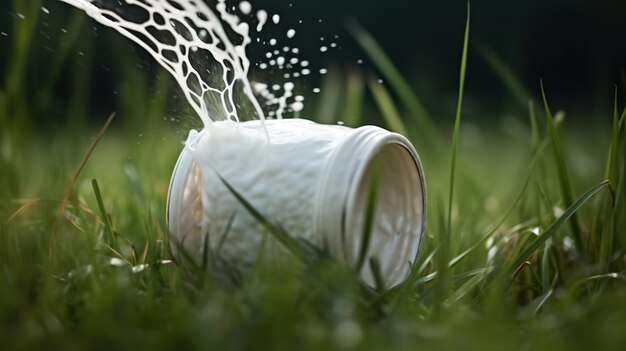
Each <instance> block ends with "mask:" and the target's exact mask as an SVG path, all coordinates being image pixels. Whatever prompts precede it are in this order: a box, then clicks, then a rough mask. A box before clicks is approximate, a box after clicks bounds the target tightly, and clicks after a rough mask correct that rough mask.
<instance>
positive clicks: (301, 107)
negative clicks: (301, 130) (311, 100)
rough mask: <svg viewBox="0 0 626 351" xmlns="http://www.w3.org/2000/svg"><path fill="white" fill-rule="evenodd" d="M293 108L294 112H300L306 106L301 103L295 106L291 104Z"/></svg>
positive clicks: (296, 103) (298, 102) (295, 103)
mask: <svg viewBox="0 0 626 351" xmlns="http://www.w3.org/2000/svg"><path fill="white" fill-rule="evenodd" d="M291 108H292V109H293V111H294V112H300V111H302V109H303V108H304V104H303V103H301V102H300V101H296V102H294V103H293V104H291Z"/></svg>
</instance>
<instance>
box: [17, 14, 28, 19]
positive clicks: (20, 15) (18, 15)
mask: <svg viewBox="0 0 626 351" xmlns="http://www.w3.org/2000/svg"><path fill="white" fill-rule="evenodd" d="M16 15H17V17H19V18H20V19H26V16H24V15H22V14H21V13H19V12H18V13H17V14H16Z"/></svg>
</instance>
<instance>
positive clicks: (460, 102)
mask: <svg viewBox="0 0 626 351" xmlns="http://www.w3.org/2000/svg"><path fill="white" fill-rule="evenodd" d="M469 30H470V5H469V3H468V4H467V19H466V22H465V35H464V38H463V53H462V56H461V69H460V73H459V97H458V102H457V106H456V117H455V120H454V131H453V134H452V160H451V165H450V183H449V193H448V212H447V222H446V227H445V230H444V231H445V233H446V234H445V235H446V236H448V240H449V238H450V237H451V235H452V206H453V201H454V183H455V179H456V163H457V153H458V148H459V129H460V127H461V110H462V106H463V92H464V89H465V73H466V69H467V47H468V45H469ZM443 255H444V256H446V255H448V252H444V253H443ZM445 266H447V264H446V265H445ZM441 268H442V269H445V267H441Z"/></svg>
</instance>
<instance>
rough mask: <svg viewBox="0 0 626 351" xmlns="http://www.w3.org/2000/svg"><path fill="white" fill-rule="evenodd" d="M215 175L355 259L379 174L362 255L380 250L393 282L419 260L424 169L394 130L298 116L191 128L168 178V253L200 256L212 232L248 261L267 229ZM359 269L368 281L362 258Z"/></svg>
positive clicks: (267, 211) (270, 214)
mask: <svg viewBox="0 0 626 351" xmlns="http://www.w3.org/2000/svg"><path fill="white" fill-rule="evenodd" d="M220 176H221V177H222V178H223V179H225V180H226V181H227V182H228V183H229V184H230V185H231V186H232V187H233V188H234V189H236V190H237V191H238V192H239V193H240V194H241V195H242V196H243V197H244V198H245V199H246V200H247V201H248V202H249V203H250V204H251V205H252V206H254V207H255V208H256V209H257V210H258V211H259V212H261V213H262V214H263V215H264V216H265V217H267V218H268V219H270V220H271V221H272V222H273V223H277V224H280V225H281V226H282V227H283V228H285V229H286V230H287V231H288V232H289V233H290V235H292V236H294V237H296V238H301V239H305V240H307V241H309V242H311V243H313V244H314V245H317V246H319V247H322V248H326V249H328V250H329V252H330V253H331V254H333V255H334V256H335V257H337V258H339V259H342V260H346V261H347V262H349V263H350V264H352V265H356V263H357V261H358V260H359V259H360V258H361V257H360V251H361V246H362V240H361V238H362V236H363V233H364V223H365V217H366V216H365V213H366V205H367V203H368V200H369V198H370V196H371V195H372V194H373V192H372V190H371V189H373V188H372V180H373V179H376V182H375V188H374V189H375V191H376V206H375V211H374V215H375V216H374V222H373V226H372V231H371V233H372V235H371V239H370V241H369V245H368V250H367V251H366V252H367V255H366V256H365V258H366V261H365V262H368V260H369V258H370V257H375V258H376V259H378V260H379V263H380V266H381V272H382V273H383V277H384V279H385V284H386V286H388V287H390V286H393V285H396V284H398V283H399V282H401V281H402V280H403V279H404V278H405V277H406V274H407V273H408V270H409V263H412V262H414V260H415V257H416V255H417V252H418V249H419V243H420V239H421V235H422V232H423V226H424V210H425V194H424V177H423V172H422V168H421V164H420V161H419V158H418V156H417V153H416V152H415V150H414V148H413V146H412V145H411V144H410V143H409V142H408V141H407V140H406V138H404V137H402V136H400V135H398V134H395V133H390V132H388V131H386V130H384V129H381V128H378V127H372V126H366V127H361V128H357V129H351V128H347V127H343V126H337V125H321V124H316V123H314V122H311V121H307V120H302V119H288V120H266V121H263V122H261V121H249V122H243V123H239V124H234V123H230V122H223V123H216V124H214V125H213V126H211V127H210V128H207V129H204V130H203V131H201V132H199V133H197V132H193V131H192V132H191V133H190V136H189V138H188V139H187V142H186V144H185V148H184V149H183V152H182V153H181V156H180V157H179V160H178V162H177V165H176V167H175V169H174V174H173V176H172V180H171V184H170V194H169V197H168V225H169V229H170V243H171V246H172V249H173V252H174V253H175V255H180V250H186V251H187V253H188V254H189V255H188V256H191V257H192V258H194V259H196V260H200V258H201V257H202V250H203V247H204V246H205V245H204V240H205V238H208V240H209V247H211V248H212V249H215V248H217V246H218V245H219V246H221V248H220V255H221V256H222V257H223V258H224V259H225V260H226V261H228V262H229V263H230V264H232V265H235V266H241V267H246V266H249V265H250V264H251V263H252V262H254V259H255V257H256V253H257V252H258V248H259V245H260V243H261V240H262V238H263V234H262V233H263V228H262V226H261V225H260V224H259V223H258V222H257V221H256V220H255V219H254V218H253V217H252V216H251V215H250V214H249V213H247V211H246V209H245V208H244V207H243V206H242V205H241V204H240V203H239V201H238V200H237V199H236V198H235V197H234V196H233V194H232V193H231V192H230V191H229V190H228V189H227V188H226V186H225V185H224V184H223V181H222V180H221V179H220ZM231 220H232V221H231ZM229 222H232V223H231V225H230V229H228V228H229ZM227 229H228V233H226V231H227ZM224 235H226V236H224ZM267 249H269V250H270V252H271V253H273V254H277V256H279V255H278V253H279V252H281V250H282V248H281V247H280V245H279V244H278V243H276V242H273V241H272V240H270V243H269V246H268V248H267ZM361 275H362V277H363V279H364V280H365V281H366V282H367V283H369V284H373V283H374V281H373V277H372V274H371V272H370V270H369V268H368V265H367V264H366V265H363V269H362V271H361Z"/></svg>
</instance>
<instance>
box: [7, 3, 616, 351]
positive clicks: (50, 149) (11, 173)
mask: <svg viewBox="0 0 626 351" xmlns="http://www.w3.org/2000/svg"><path fill="white" fill-rule="evenodd" d="M17 3H19V2H16V4H17ZM16 6H17V5H16ZM20 6H22V5H20ZM26 10H28V9H25V10H24V11H26ZM468 16H469V13H468ZM31 25H32V24H31ZM21 26H25V27H28V25H26V24H21ZM77 26H78V24H77ZM351 26H352V27H351V28H352V30H353V32H354V34H355V38H356V40H357V41H359V42H360V43H361V45H363V47H364V50H365V51H366V53H368V54H369V55H371V56H372V57H371V58H372V61H373V62H374V64H375V66H376V67H377V69H379V70H380V72H378V73H380V74H381V75H382V76H383V77H385V78H386V81H387V82H388V86H387V85H384V84H383V85H381V84H379V83H378V82H377V80H376V79H375V78H374V77H375V75H373V73H372V72H360V71H351V72H349V73H348V74H347V77H343V76H338V75H332V74H329V75H328V78H327V79H329V81H333V82H335V81H339V82H342V81H343V80H344V79H345V80H346V82H347V83H345V84H346V86H349V87H350V88H349V90H350V93H349V94H348V95H349V98H348V99H345V101H339V100H337V101H335V102H334V103H333V104H332V105H333V107H332V108H333V109H334V110H336V111H344V112H345V113H346V114H347V115H349V116H348V117H349V118H348V121H349V122H350V123H361V122H360V120H359V111H363V112H364V113H368V114H379V115H380V116H381V118H380V119H378V120H377V122H378V123H379V124H381V125H384V126H387V127H388V128H391V129H393V130H396V131H400V132H405V133H406V134H407V135H408V136H410V137H411V138H412V140H413V141H414V142H415V143H416V145H420V147H419V148H418V151H419V152H420V156H421V157H422V161H423V163H424V166H425V170H426V173H427V185H428V194H429V201H428V203H429V208H428V219H427V220H428V221H427V228H426V233H425V237H424V240H423V242H422V247H421V251H420V255H419V258H418V260H417V262H416V263H415V265H414V266H413V267H412V270H411V274H410V276H409V277H408V278H407V280H406V281H405V282H404V283H403V284H401V285H399V286H397V287H395V288H393V289H391V290H387V291H385V290H383V289H381V288H380V286H379V287H378V288H377V289H371V288H368V287H366V286H364V285H363V284H362V283H361V282H360V281H359V279H358V275H357V274H356V273H355V272H354V269H353V268H350V267H347V266H345V265H343V264H342V263H340V262H336V261H335V260H333V259H332V257H330V256H329V255H327V254H326V253H325V252H324V251H323V250H320V249H318V248H314V247H312V246H311V245H310V244H308V243H306V242H302V241H298V240H295V239H293V237H292V236H291V235H290V233H287V232H286V231H285V230H284V229H283V228H282V227H281V226H280V223H274V222H273V221H272V220H271V219H269V218H265V217H264V216H263V213H262V209H255V208H254V207H252V206H251V205H250V204H249V203H247V202H246V199H245V198H243V197H241V196H240V195H239V193H238V192H237V190H236V189H234V188H230V189H231V191H232V192H233V194H234V195H235V196H237V197H238V198H239V200H240V201H241V203H242V204H243V205H244V207H245V208H246V209H247V210H248V211H249V212H250V213H251V214H252V215H253V216H254V217H256V218H257V219H258V220H259V221H260V222H261V223H262V224H263V225H264V227H265V230H264V231H263V232H260V233H254V234H255V235H263V236H264V238H265V239H264V242H266V241H267V240H269V239H270V238H274V239H277V240H278V241H279V242H281V243H282V244H283V245H285V247H287V248H288V249H289V250H290V251H291V252H293V255H292V257H291V259H288V261H287V264H285V263H284V262H283V263H282V264H277V263H276V262H275V261H274V260H272V259H271V257H268V255H267V252H265V251H264V246H265V245H261V249H260V250H261V251H260V252H259V254H258V256H257V260H256V264H255V266H254V268H253V269H252V270H251V271H250V272H248V273H242V272H238V271H237V270H236V269H235V268H233V267H228V266H224V265H222V264H220V262H219V250H217V251H218V252H209V251H208V250H207V254H206V255H205V257H204V260H203V262H202V264H200V265H193V264H186V265H179V264H178V263H176V262H172V261H171V260H172V258H171V256H170V253H169V247H168V244H167V243H168V240H167V229H166V225H165V202H166V195H167V186H168V181H169V177H170V175H171V171H172V168H173V165H174V162H175V160H176V157H177V155H178V153H179V152H180V149H181V143H180V141H181V140H182V138H183V135H181V134H176V133H175V132H174V130H175V129H176V128H180V126H178V125H175V126H172V124H168V123H164V122H162V118H161V116H162V115H163V114H165V112H164V111H166V110H167V109H168V108H172V106H170V104H168V102H167V96H168V94H171V90H169V87H170V85H169V84H168V80H167V78H166V77H167V76H166V75H165V74H164V73H162V72H157V75H158V76H159V77H160V79H158V80H157V81H156V83H155V87H154V88H153V87H151V86H150V85H149V84H147V83H146V82H147V81H149V79H148V77H147V76H146V75H147V74H146V73H145V72H144V71H137V70H133V69H132V68H133V67H134V60H133V58H132V56H128V53H126V52H125V51H124V50H125V49H124V48H125V46H123V45H121V46H120V45H117V44H114V45H112V47H114V48H115V55H114V57H112V60H115V62H113V63H112V64H113V65H114V67H116V70H119V71H121V72H126V73H124V74H121V73H118V74H119V77H117V78H116V79H117V81H118V82H119V84H120V92H121V93H120V94H119V95H120V96H119V97H118V98H119V101H117V105H116V106H113V107H115V108H116V109H117V110H118V114H117V117H116V118H115V119H113V121H112V122H111V126H110V128H108V129H107V128H102V127H101V126H97V125H96V126H91V127H89V125H90V123H89V119H88V118H87V117H86V116H85V115H84V114H85V113H86V112H85V110H88V106H87V107H85V106H83V107H80V106H74V103H76V104H79V103H82V104H85V101H78V100H80V99H84V94H85V92H84V91H81V89H80V88H79V87H83V88H85V87H88V86H89V84H90V82H89V81H82V82H77V83H76V84H75V85H74V86H75V89H77V91H72V92H71V97H70V99H74V100H71V101H75V100H76V102H72V103H70V105H71V106H69V107H68V111H69V112H68V114H69V115H68V116H67V117H66V120H65V122H66V123H67V125H68V128H67V129H65V130H51V131H47V130H41V129H37V128H35V129H33V128H32V126H33V125H37V124H38V123H41V120H38V116H39V114H41V113H45V112H46V108H47V107H46V106H47V104H41V103H40V102H39V103H37V102H34V103H33V102H30V101H28V100H27V99H26V97H28V94H29V92H31V90H29V89H32V88H29V85H28V84H25V83H24V82H28V79H27V78H25V75H26V70H25V69H24V66H23V64H24V63H23V62H22V61H21V60H22V59H23V58H24V57H25V55H26V53H28V52H31V51H32V50H35V49H36V45H34V44H33V45H32V46H33V47H29V45H28V44H29V43H30V40H31V38H30V35H31V34H30V33H32V30H33V29H32V28H30V27H28V28H18V29H16V30H20V31H21V30H25V31H26V32H24V34H21V35H18V36H16V37H15V38H14V40H17V41H20V42H19V43H14V44H13V47H14V48H15V50H12V51H11V53H12V56H11V57H10V58H9V60H8V61H7V65H8V66H9V67H8V70H9V71H10V72H11V75H10V77H7V78H6V79H5V80H4V81H3V84H4V85H3V86H2V93H3V96H5V97H7V98H6V99H5V100H0V104H2V106H0V111H2V112H0V113H2V116H0V127H1V130H0V137H1V138H2V139H1V140H0V184H2V186H1V187H0V297H2V299H1V300H0V323H1V326H0V340H2V343H3V349H34V348H62V349H87V348H89V349H91V348H102V349H104V348H106V349H116V348H127V349H137V348H141V349H172V348H184V349H259V348H264V349H289V350H292V349H351V348H357V349H411V350H413V349H418V348H423V349H485V348H487V349H504V348H510V347H513V348H516V349H521V348H524V349H537V350H544V349H545V350H554V349H622V348H623V345H626V334H624V333H623V328H624V325H626V270H625V269H626V231H625V229H626V202H625V201H624V200H626V176H625V172H626V170H625V167H626V149H625V147H624V146H625V144H626V143H625V139H626V128H625V127H624V119H625V115H626V110H625V109H624V108H623V107H622V104H623V102H620V101H619V100H618V98H617V95H616V98H615V105H614V106H611V107H612V110H613V111H612V113H611V114H609V115H607V116H606V118H605V120H606V125H607V126H609V128H610V130H607V131H605V132H604V133H601V134H600V135H599V136H597V137H595V138H594V139H593V140H591V138H589V137H581V136H580V135H581V134H580V132H579V131H578V130H577V129H576V128H575V127H574V126H571V125H570V124H568V120H563V119H562V118H559V117H558V116H559V114H555V115H554V116H553V115H552V113H551V109H550V103H549V96H550V89H546V90H545V91H544V89H543V87H540V86H539V84H537V86H536V87H529V88H526V87H523V86H521V85H519V80H517V79H516V78H515V77H514V76H513V71H512V70H511V69H510V68H508V67H506V65H505V63H504V62H503V61H502V60H500V59H499V58H498V56H496V54H495V53H494V52H491V51H488V52H487V53H486V54H484V56H485V60H486V62H487V63H488V64H491V65H492V66H493V69H494V71H496V72H498V73H497V74H499V76H500V77H501V78H502V80H503V86H504V87H508V88H509V89H511V91H512V94H513V95H514V97H515V98H516V99H517V100H520V99H522V98H524V97H526V96H527V94H530V93H528V92H529V91H534V92H535V93H536V94H537V96H535V98H536V101H541V100H539V99H537V98H542V103H543V107H544V108H543V111H535V108H534V106H535V103H533V102H531V103H529V108H528V111H527V112H528V116H529V117H528V122H526V121H519V125H520V127H519V128H520V129H519V131H518V132H519V134H518V135H521V136H522V138H515V137H511V134H509V133H508V132H507V131H506V130H504V129H502V128H500V127H499V125H497V124H495V123H494V124H487V123H486V122H485V124H482V125H477V126H475V127H474V128H475V129H476V130H475V131H474V132H473V133H474V134H472V133H469V132H467V131H466V129H465V126H466V124H464V123H462V122H461V114H462V98H463V87H464V86H466V88H467V89H471V87H472V82H471V80H468V81H467V82H464V77H465V71H466V69H467V70H468V71H471V69H472V62H467V60H466V54H467V51H468V47H471V45H472V37H471V33H470V32H469V17H468V22H467V27H466V28H465V33H466V36H465V42H464V45H462V46H461V44H463V43H459V44H460V45H459V54H460V55H459V56H460V57H462V60H461V65H460V82H459V83H460V85H459V86H460V93H459V97H458V98H459V100H458V104H457V110H456V115H455V116H449V118H450V119H449V122H450V123H454V128H453V129H452V130H451V131H450V130H447V129H445V128H442V127H440V126H438V125H437V124H435V123H433V122H432V121H431V120H430V119H429V117H428V114H427V113H425V111H423V108H422V107H421V106H422V105H421V102H420V101H419V100H418V99H417V98H416V97H415V93H414V92H412V91H411V88H410V86H409V85H408V84H407V83H406V81H405V80H404V78H403V76H402V74H401V73H400V71H399V70H398V69H397V68H396V67H395V66H393V64H392V63H391V61H390V60H389V59H388V58H387V56H386V55H385V54H384V52H383V51H382V49H381V47H380V45H378V44H376V42H375V41H374V39H373V37H372V36H371V35H369V34H367V33H366V32H365V31H364V30H363V29H361V28H359V27H358V25H355V24H353V25H351ZM462 31H463V27H462V26H461V25H459V32H462ZM79 37H80V36H79ZM83 39H84V38H83ZM71 40H72V42H73V43H72V44H67V45H75V44H74V42H80V40H81V38H72V39H71ZM22 41H23V42H22ZM71 50H72V49H70V48H65V47H64V48H63V50H62V52H61V53H59V54H58V55H60V56H59V58H58V59H53V60H52V62H53V65H59V66H54V67H51V70H52V72H54V73H53V75H54V76H59V75H60V73H58V72H62V71H63V67H60V65H64V64H68V62H69V64H71V62H73V61H71V59H72V58H71V55H69V54H68V51H71ZM67 60H69V61H67ZM490 62H491V63H490ZM20 75H21V76H20ZM131 75H132V79H128V77H129V76H131ZM54 79H56V78H54ZM72 80H74V79H72ZM46 82H47V81H46ZM18 83H19V84H18ZM464 83H467V84H464ZM56 85H57V84H56V83H46V84H45V90H46V91H44V92H40V93H41V94H44V95H45V94H46V93H50V91H52V90H53V89H55V87H56ZM329 86H332V84H329ZM547 86H548V85H547ZM388 88H389V89H388ZM540 88H541V89H540ZM366 90H367V91H369V92H371V96H370V97H371V99H372V100H371V101H369V103H370V104H369V105H368V104H367V103H366V101H365V100H367V98H368V97H366V96H365V94H364V92H365V91H366ZM323 94H324V92H322V94H321V95H323ZM331 98H332V96H330V95H329V97H327V98H325V99H331ZM43 101H46V100H45V99H44V100H43ZM141 101H150V103H146V104H145V105H144V104H142V103H138V102H141ZM517 102H519V104H521V101H517ZM320 103H323V100H322V102H320ZM113 107H112V109H113ZM328 108H329V107H328V106H322V105H320V106H319V110H320V111H323V110H324V109H328ZM373 108H378V109H380V112H378V111H376V110H375V109H373ZM407 111H408V114H405V113H407ZM137 116H146V117H143V118H139V117H137ZM401 116H408V118H406V119H401V118H400V117H401ZM99 117H100V118H98V119H97V120H98V121H99V122H98V123H99V124H102V125H104V124H105V117H106V116H105V115H102V116H99ZM323 117H324V118H327V116H323ZM603 117H604V116H599V118H603ZM327 122H329V123H332V122H335V121H327ZM78 126H81V127H78ZM146 126H149V127H146ZM430 128H436V133H435V134H433V130H432V129H430ZM99 131H100V133H99ZM587 132H588V131H587ZM140 133H141V134H143V135H142V136H138V134H140ZM476 133H478V134H476ZM446 135H450V137H451V140H452V142H451V143H449V144H447V143H445V142H444V140H448V137H445V136H446ZM431 138H434V139H439V141H438V142H437V141H433V142H432V144H429V143H426V142H425V141H427V140H431ZM451 156H452V159H451ZM583 159H586V160H591V161H587V164H586V168H585V169H583V168H582V167H578V166H577V165H578V162H582V161H581V160H583ZM589 162H591V163H589ZM450 166H452V169H450ZM224 182H225V183H226V184H227V185H228V180H227V179H225V180H224ZM374 193H375V191H372V194H374ZM372 199H375V197H374V196H370V200H371V201H374V200H372ZM374 207H375V206H372V203H369V206H367V208H368V209H369V210H370V211H372V209H373V208H374ZM364 217H365V218H371V217H372V216H371V213H368V216H364ZM365 227H368V226H365ZM363 235H367V230H364V233H363ZM363 245H366V241H364V244H363ZM250 254H255V253H250ZM360 261H364V260H360ZM303 263H304V264H303ZM360 263H361V264H362V265H369V267H368V268H369V269H372V270H373V272H377V271H378V270H377V265H378V263H377V262H375V261H371V262H360Z"/></svg>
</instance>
